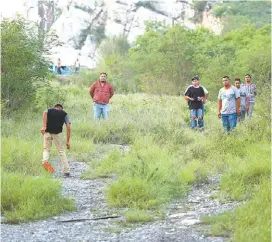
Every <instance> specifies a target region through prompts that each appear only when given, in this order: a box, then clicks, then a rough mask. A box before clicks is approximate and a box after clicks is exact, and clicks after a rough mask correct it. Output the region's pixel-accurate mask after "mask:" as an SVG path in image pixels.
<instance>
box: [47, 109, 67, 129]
mask: <svg viewBox="0 0 272 242" xmlns="http://www.w3.org/2000/svg"><path fill="white" fill-rule="evenodd" d="M66 116H67V113H66V112H64V111H63V110H57V109H55V108H50V109H48V111H47V128H46V130H45V132H47V133H50V134H59V133H61V132H62V126H63V124H64V122H65V117H66Z"/></svg>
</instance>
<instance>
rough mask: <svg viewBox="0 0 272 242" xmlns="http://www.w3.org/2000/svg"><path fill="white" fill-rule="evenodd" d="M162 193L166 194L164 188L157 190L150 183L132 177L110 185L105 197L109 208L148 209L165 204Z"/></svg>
mask: <svg viewBox="0 0 272 242" xmlns="http://www.w3.org/2000/svg"><path fill="white" fill-rule="evenodd" d="M163 190H164V191H163ZM162 192H164V193H167V189H166V187H164V188H163V187H160V188H158V187H156V186H155V184H154V183H152V182H149V181H147V180H143V179H140V178H137V177H134V178H126V179H119V180H118V181H117V182H116V183H113V184H111V185H110V188H109V190H108V192H107V195H108V202H109V204H110V205H111V206H117V207H130V208H139V209H148V208H152V207H156V206H158V205H159V204H160V203H162V202H165V200H166V198H164V199H165V200H163V199H162V196H161V193H162Z"/></svg>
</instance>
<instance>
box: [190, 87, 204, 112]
mask: <svg viewBox="0 0 272 242" xmlns="http://www.w3.org/2000/svg"><path fill="white" fill-rule="evenodd" d="M185 96H188V97H190V98H193V99H194V100H193V101H191V100H189V102H188V103H189V108H190V109H201V108H202V101H199V100H198V98H199V97H204V96H205V93H204V90H203V88H202V87H200V86H199V87H197V88H195V87H194V86H190V87H189V88H188V89H187V91H186V93H185Z"/></svg>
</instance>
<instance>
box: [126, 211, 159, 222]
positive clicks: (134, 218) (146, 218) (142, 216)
mask: <svg viewBox="0 0 272 242" xmlns="http://www.w3.org/2000/svg"><path fill="white" fill-rule="evenodd" d="M124 215H125V221H126V223H139V222H143V223H145V222H152V221H154V216H153V215H152V214H150V213H148V212H147V211H143V210H128V211H126V212H125V213H124Z"/></svg>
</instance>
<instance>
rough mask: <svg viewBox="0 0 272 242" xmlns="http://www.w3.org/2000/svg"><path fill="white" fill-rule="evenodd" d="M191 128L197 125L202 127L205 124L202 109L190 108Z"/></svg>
mask: <svg viewBox="0 0 272 242" xmlns="http://www.w3.org/2000/svg"><path fill="white" fill-rule="evenodd" d="M190 119H191V125H190V126H191V128H192V129H194V128H196V127H197V126H198V127H199V128H202V127H203V126H204V121H203V116H202V109H191V110H190ZM197 124H198V125H197Z"/></svg>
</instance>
